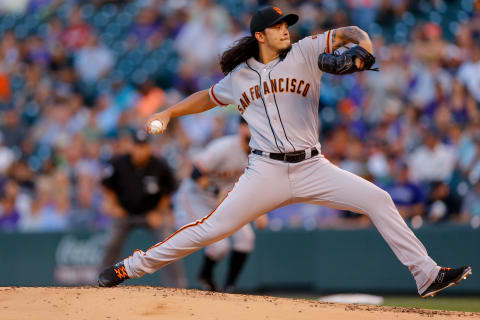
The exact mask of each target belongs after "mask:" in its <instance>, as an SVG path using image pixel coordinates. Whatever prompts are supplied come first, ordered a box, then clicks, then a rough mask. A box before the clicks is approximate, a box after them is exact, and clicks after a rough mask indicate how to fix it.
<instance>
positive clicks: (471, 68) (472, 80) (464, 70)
mask: <svg viewBox="0 0 480 320" xmlns="http://www.w3.org/2000/svg"><path fill="white" fill-rule="evenodd" d="M458 78H459V79H460V81H462V82H463V83H464V84H465V86H466V87H467V88H468V90H469V91H470V94H471V95H472V96H473V97H475V100H476V101H477V103H480V90H479V88H480V46H479V45H476V46H474V47H473V50H472V52H471V58H470V59H469V60H468V61H465V62H464V63H463V64H462V65H461V66H460V69H459V70H458Z"/></svg>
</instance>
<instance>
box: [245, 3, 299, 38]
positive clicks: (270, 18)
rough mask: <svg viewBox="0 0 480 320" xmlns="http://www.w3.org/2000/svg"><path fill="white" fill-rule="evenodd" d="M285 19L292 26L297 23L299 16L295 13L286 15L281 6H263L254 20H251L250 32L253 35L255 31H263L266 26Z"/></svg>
mask: <svg viewBox="0 0 480 320" xmlns="http://www.w3.org/2000/svg"><path fill="white" fill-rule="evenodd" d="M283 21H285V22H286V23H287V25H288V26H289V27H290V26H291V25H294V24H295V23H297V21H298V16H297V15H296V14H293V13H289V14H285V15H284V14H283V11H282V10H281V9H280V8H279V7H271V6H268V7H263V8H261V9H259V10H257V12H255V14H254V15H253V17H252V21H250V33H251V34H252V36H253V35H255V32H262V31H263V30H265V29H266V28H268V27H271V26H273V25H276V24H277V23H280V22H283Z"/></svg>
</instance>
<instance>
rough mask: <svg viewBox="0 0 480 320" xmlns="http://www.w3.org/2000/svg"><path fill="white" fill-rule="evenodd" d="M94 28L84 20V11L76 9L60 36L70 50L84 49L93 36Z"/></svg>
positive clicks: (73, 10)
mask: <svg viewBox="0 0 480 320" xmlns="http://www.w3.org/2000/svg"><path fill="white" fill-rule="evenodd" d="M92 32H93V30H92V28H91V27H90V26H89V25H88V24H87V23H86V22H85V21H84V20H83V17H82V11H81V10H80V8H79V7H74V8H73V9H72V11H71V13H70V16H69V17H68V25H67V28H66V29H65V30H64V31H63V33H62V34H61V36H60V40H61V41H62V44H63V45H64V46H65V47H66V48H67V49H69V50H78V49H80V48H82V47H83V46H84V45H85V44H86V43H87V42H88V40H89V39H90V37H91V35H92Z"/></svg>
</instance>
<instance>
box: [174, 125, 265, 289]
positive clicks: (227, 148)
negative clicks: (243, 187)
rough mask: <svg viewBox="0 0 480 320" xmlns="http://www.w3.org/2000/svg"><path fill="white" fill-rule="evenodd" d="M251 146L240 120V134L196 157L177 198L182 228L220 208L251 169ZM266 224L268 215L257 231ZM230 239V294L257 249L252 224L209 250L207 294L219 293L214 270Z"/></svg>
mask: <svg viewBox="0 0 480 320" xmlns="http://www.w3.org/2000/svg"><path fill="white" fill-rule="evenodd" d="M249 142H250V130H249V129H248V125H247V123H246V122H245V120H243V118H240V123H239V125H238V134H236V135H227V136H224V137H221V138H218V139H216V140H213V141H212V142H211V143H210V144H208V145H207V147H206V148H205V150H204V151H202V152H200V154H198V155H197V156H195V157H194V159H193V170H192V173H191V175H190V177H188V178H186V179H184V180H183V182H182V183H181V185H180V187H179V190H178V193H177V195H176V197H175V214H176V218H177V223H180V222H181V224H182V225H183V224H187V223H190V222H193V221H195V220H198V219H201V218H202V217H204V216H206V215H207V214H208V213H209V212H211V211H213V210H214V209H215V208H216V207H217V206H218V204H219V203H220V202H221V200H223V199H224V198H225V196H226V195H227V193H228V191H229V190H231V189H232V188H233V185H234V183H235V181H237V180H238V178H239V177H240V175H241V174H242V173H243V171H244V170H245V168H246V167H247V165H248V154H249V153H250V147H249V146H248V143H249ZM267 223H268V218H267V216H266V215H264V216H262V217H260V218H259V219H257V220H256V221H255V224H256V226H257V227H258V228H264V227H266V225H267ZM229 239H231V241H232V254H231V258H230V262H229V266H228V274H227V279H226V281H225V286H224V288H223V289H224V290H225V291H227V292H233V291H234V289H235V282H236V280H237V278H238V276H239V275H240V272H241V271H242V268H243V266H244V265H245V262H246V260H247V257H248V254H249V253H250V252H252V250H253V248H254V242H255V234H254V232H253V229H252V227H251V226H250V224H247V225H245V226H244V227H242V228H241V229H240V230H238V231H237V232H236V233H234V234H233V235H232V236H231V237H230V238H226V239H222V240H220V241H218V242H215V243H213V244H211V245H209V246H208V247H206V249H205V257H204V261H203V266H202V269H201V271H200V274H199V281H200V283H201V285H202V287H203V288H204V289H205V290H209V291H217V290H219V287H218V286H217V284H216V282H215V280H214V275H213V269H214V267H215V265H216V264H217V262H218V261H220V260H221V259H223V258H224V257H225V256H226V255H227V254H228V252H229V250H230V240H229Z"/></svg>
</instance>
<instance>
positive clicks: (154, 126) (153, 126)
mask: <svg viewBox="0 0 480 320" xmlns="http://www.w3.org/2000/svg"><path fill="white" fill-rule="evenodd" d="M162 128H163V123H162V122H161V121H160V120H153V121H152V122H150V132H151V133H153V134H157V133H160V132H161V131H162Z"/></svg>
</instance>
